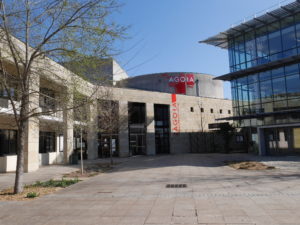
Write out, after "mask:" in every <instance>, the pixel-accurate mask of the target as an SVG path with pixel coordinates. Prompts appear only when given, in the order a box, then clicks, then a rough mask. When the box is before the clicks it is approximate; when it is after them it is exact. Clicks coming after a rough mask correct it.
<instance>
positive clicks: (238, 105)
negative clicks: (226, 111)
mask: <svg viewBox="0 0 300 225" xmlns="http://www.w3.org/2000/svg"><path fill="white" fill-rule="evenodd" d="M299 71H300V70H299V64H292V65H287V66H282V67H280V68H276V69H272V70H269V71H264V72H260V73H255V74H252V75H248V76H244V77H241V78H238V79H236V80H232V81H231V85H232V90H231V92H232V96H233V97H232V99H233V107H234V114H235V115H236V116H238V115H248V114H257V113H263V112H275V111H282V110H288V109H296V108H299V109H300V75H299Z"/></svg>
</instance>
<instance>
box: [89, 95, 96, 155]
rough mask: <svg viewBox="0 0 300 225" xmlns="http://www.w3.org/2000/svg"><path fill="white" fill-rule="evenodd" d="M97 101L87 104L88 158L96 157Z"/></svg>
mask: <svg viewBox="0 0 300 225" xmlns="http://www.w3.org/2000/svg"><path fill="white" fill-rule="evenodd" d="M97 114H98V111H97V101H96V100H95V102H94V104H91V105H90V106H89V124H88V130H87V142H88V149H87V151H88V159H97V158H98V134H97V130H98V129H97V128H98V117H97Z"/></svg>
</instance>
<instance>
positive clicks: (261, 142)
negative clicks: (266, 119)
mask: <svg viewBox="0 0 300 225" xmlns="http://www.w3.org/2000/svg"><path fill="white" fill-rule="evenodd" d="M257 134H258V150H259V155H260V156H264V155H266V154H267V152H266V144H265V132H264V129H262V128H259V127H258V128H257Z"/></svg>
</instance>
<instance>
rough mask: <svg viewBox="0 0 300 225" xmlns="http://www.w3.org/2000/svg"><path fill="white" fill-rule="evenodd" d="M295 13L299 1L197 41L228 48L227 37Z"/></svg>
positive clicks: (299, 7) (299, 9)
mask: <svg viewBox="0 0 300 225" xmlns="http://www.w3.org/2000/svg"><path fill="white" fill-rule="evenodd" d="M297 12H300V0H296V1H293V2H291V3H289V4H286V5H284V6H280V7H279V8H276V9H274V10H270V11H269V10H267V11H264V12H263V13H261V15H255V16H254V17H252V18H251V19H249V20H248V21H246V19H245V21H243V22H241V23H240V24H238V25H236V26H232V27H231V28H230V29H228V30H226V31H224V32H221V33H219V34H217V35H215V36H212V37H210V38H207V39H206V40H203V41H199V43H206V44H209V45H214V46H216V47H220V48H228V37H231V36H237V35H239V34H242V33H245V32H248V31H251V30H253V29H254V28H259V27H262V26H264V25H266V24H269V23H273V22H275V21H278V20H280V19H282V18H284V17H287V16H291V15H294V14H295V13H297Z"/></svg>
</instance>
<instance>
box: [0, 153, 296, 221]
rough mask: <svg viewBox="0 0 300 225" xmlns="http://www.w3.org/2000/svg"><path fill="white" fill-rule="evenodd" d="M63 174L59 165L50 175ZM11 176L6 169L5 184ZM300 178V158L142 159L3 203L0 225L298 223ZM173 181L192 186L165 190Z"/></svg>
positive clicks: (208, 156) (201, 156) (194, 156)
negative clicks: (235, 163)
mask: <svg viewBox="0 0 300 225" xmlns="http://www.w3.org/2000/svg"><path fill="white" fill-rule="evenodd" d="M232 160H257V161H261V162H263V163H266V164H268V165H272V166H275V167H276V169H275V170H267V171H246V170H235V169H232V168H230V167H228V166H226V165H225V164H224V161H232ZM49 168H50V167H49ZM49 168H48V169H49ZM66 168H67V167H66ZM46 169H47V168H45V170H46ZM71 169H77V168H72V167H71V168H70V170H71ZM50 170H51V169H50ZM61 172H62V171H60V170H59V168H55V169H53V171H51V173H50V172H48V174H51V175H57V174H61ZM40 173H41V172H40ZM44 173H46V172H45V171H44ZM56 173H57V174H56ZM29 175H30V173H29V174H28V176H29ZM5 176H6V175H0V184H4V183H5V179H4V178H3V177H5ZM31 176H34V175H31ZM299 178H300V157H258V156H253V155H248V154H234V155H228V154H182V155H163V156H142V157H135V158H131V159H126V160H123V161H122V163H121V164H118V165H117V166H116V167H115V169H113V170H112V171H109V172H107V173H104V174H101V175H98V176H95V177H92V178H90V179H87V180H85V181H82V182H80V183H78V184H75V185H72V186H70V187H68V188H65V189H63V190H61V191H59V192H56V193H54V194H51V195H47V196H44V197H41V198H38V199H36V200H33V201H26V202H0V225H2V224H5V225H6V224H8V225H10V224H14V225H19V224H20V225H23V224H31V225H39V224H47V225H57V224H70V225H74V224H80V225H94V224H100V225H102V224H103V225H126V224H128V225H129V224H130V225H154V224H155V225H173V224H185V225H192V224H199V225H200V224H202V225H213V224H218V225H239V224H243V225H254V224H256V225H273V224H274V225H280V224H292V225H296V224H298V225H299V224H300V210H299V208H300V179H299ZM29 180H30V179H29V178H28V181H29ZM1 182H2V183H1ZM167 184H186V185H187V187H186V188H166V185H167ZM16 215H17V216H16Z"/></svg>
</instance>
